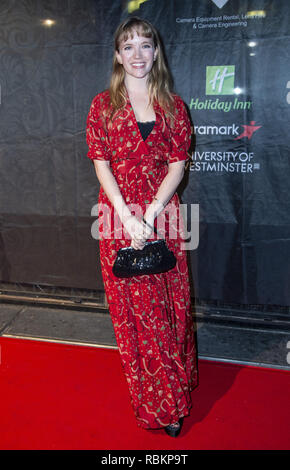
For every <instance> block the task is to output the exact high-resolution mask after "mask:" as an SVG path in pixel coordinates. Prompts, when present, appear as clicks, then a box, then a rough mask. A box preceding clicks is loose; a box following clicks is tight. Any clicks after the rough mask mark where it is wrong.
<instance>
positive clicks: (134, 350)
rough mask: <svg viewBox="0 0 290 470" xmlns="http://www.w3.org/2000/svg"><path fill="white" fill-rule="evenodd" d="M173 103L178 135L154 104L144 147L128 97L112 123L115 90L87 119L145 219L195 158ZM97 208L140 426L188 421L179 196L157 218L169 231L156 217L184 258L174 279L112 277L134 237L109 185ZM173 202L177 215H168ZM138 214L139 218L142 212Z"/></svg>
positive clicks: (193, 362) (188, 316) (187, 313)
mask: <svg viewBox="0 0 290 470" xmlns="http://www.w3.org/2000/svg"><path fill="white" fill-rule="evenodd" d="M174 99H175V116H176V118H177V119H176V124H175V127H174V129H171V128H170V127H169V125H168V123H167V120H168V119H167V117H168V116H167V115H166V114H164V112H163V110H162V108H161V107H160V106H159V104H158V103H155V104H154V111H155V114H156V121H155V125H154V128H153V130H152V131H151V133H150V135H149V136H148V137H147V139H146V140H145V141H143V138H142V136H141V133H140V130H139V127H138V124H137V121H136V118H135V114H134V111H133V109H132V106H131V103H130V100H129V97H128V95H127V104H126V107H125V108H124V109H123V110H122V111H120V112H119V113H118V114H117V116H116V117H115V118H114V120H113V122H112V123H110V121H109V116H110V112H109V113H108V110H109V109H110V98H109V92H108V90H106V91H104V92H102V93H99V94H98V95H97V96H95V97H94V99H93V101H92V104H91V107H90V110H89V114H88V117H87V143H88V147H89V151H88V155H87V156H88V157H89V158H90V159H91V160H94V159H97V160H107V161H109V162H110V168H111V171H112V173H113V175H114V177H115V179H116V181H117V183H118V186H119V188H120V192H121V194H122V196H123V198H124V200H125V202H126V204H127V205H129V207H130V204H138V205H139V206H140V207H141V208H142V213H143V214H144V213H145V210H146V207H148V205H149V204H150V203H151V202H152V199H153V196H154V195H155V194H156V193H157V190H158V188H159V186H160V184H161V182H162V180H163V179H164V177H165V176H166V174H167V172H168V164H169V163H171V162H177V161H180V160H186V159H187V158H188V156H187V150H188V148H189V145H190V137H191V129H190V122H189V118H188V115H187V113H186V110H185V106H184V103H183V101H182V100H181V98H180V97H179V96H177V95H175V96H174ZM98 204H99V208H100V207H101V208H103V210H99V229H100V232H99V247H100V263H101V269H102V276H103V281H104V287H105V292H106V296H107V300H108V305H109V311H110V315H111V319H112V323H113V327H114V332H115V337H116V341H117V344H118V349H119V353H120V359H121V364H122V368H123V371H124V373H125V377H126V380H127V383H128V386H129V392H130V397H131V398H130V399H131V404H132V407H133V410H134V413H135V416H136V419H137V424H138V426H141V427H143V428H146V429H157V428H161V427H164V426H167V425H169V424H171V423H175V422H176V421H178V420H179V418H181V417H183V416H187V415H189V412H190V411H189V410H190V408H191V406H192V402H191V396H190V392H191V391H192V390H193V389H194V388H195V387H196V386H197V380H198V371H197V355H196V345H195V337H194V323H193V318H192V312H191V299H190V287H189V274H188V265H187V257H186V251H185V250H184V249H182V247H183V242H182V233H183V232H182V227H184V225H183V222H182V220H181V218H180V217H179V215H181V211H180V210H179V204H180V201H179V197H178V195H177V193H176V192H175V193H174V195H173V196H172V198H171V200H170V201H169V203H168V204H167V206H166V208H165V209H164V210H163V211H162V213H161V214H160V215H159V216H158V218H157V219H159V218H160V217H161V218H162V217H163V225H162V224H159V222H158V225H157V219H155V226H156V227H157V229H158V232H159V233H160V235H161V236H163V237H164V238H165V239H166V243H167V246H168V248H169V249H170V250H172V251H173V252H174V254H175V256H176V258H177V263H176V266H175V268H174V269H172V270H171V271H168V272H167V273H161V274H153V275H142V276H135V277H131V278H117V277H116V276H114V274H113V273H112V266H113V264H114V261H115V258H116V254H117V251H118V250H119V248H122V247H124V246H130V244H131V239H130V237H129V236H128V233H127V232H126V230H125V229H124V228H123V230H122V231H121V234H120V230H119V229H120V227H121V228H122V224H121V222H120V219H119V216H117V218H116V211H114V210H113V206H112V204H111V203H110V201H109V199H108V197H107V196H106V194H105V192H104V191H103V188H102V187H100V192H99V199H98ZM169 204H170V207H172V206H173V207H174V208H175V209H176V210H175V211H172V210H171V211H166V209H167V207H169ZM131 207H133V209H134V207H135V206H131ZM131 210H132V209H131ZM132 212H133V213H135V215H136V217H137V212H134V210H132ZM141 215H142V214H141ZM138 218H139V217H138ZM139 220H140V218H139ZM116 221H118V222H119V223H117V222H116ZM178 221H179V223H177V222H178ZM160 225H161V229H159V228H158V227H159V226H160ZM101 228H102V230H101ZM172 228H173V230H172ZM174 228H175V229H176V230H174ZM114 229H115V230H114ZM169 229H170V230H169ZM172 233H174V234H175V236H172ZM154 236H155V238H156V235H154V234H153V235H152V236H150V238H149V239H148V240H153V239H154Z"/></svg>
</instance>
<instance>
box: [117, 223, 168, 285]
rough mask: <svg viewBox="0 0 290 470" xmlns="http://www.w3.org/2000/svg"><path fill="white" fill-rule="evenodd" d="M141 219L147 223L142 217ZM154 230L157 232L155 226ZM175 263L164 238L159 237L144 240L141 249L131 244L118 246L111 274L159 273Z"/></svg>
mask: <svg viewBox="0 0 290 470" xmlns="http://www.w3.org/2000/svg"><path fill="white" fill-rule="evenodd" d="M143 221H144V222H145V223H147V222H146V221H145V219H144V218H143ZM148 225H149V224H148ZM154 231H155V232H156V233H158V232H157V230H156V228H155V227H154ZM175 265H176V258H175V255H174V253H173V252H172V251H171V250H169V249H168V246H167V245H166V241H165V240H164V239H159V240H153V241H151V242H150V241H149V242H145V246H144V248H143V249H142V250H135V249H134V248H133V247H131V246H127V247H124V248H120V249H119V250H118V252H117V257H116V259H115V262H114V265H113V274H114V275H115V276H116V277H132V276H141V275H143V274H159V273H164V272H167V271H170V269H173V268H174V267H175Z"/></svg>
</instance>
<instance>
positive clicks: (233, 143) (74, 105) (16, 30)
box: [0, 0, 290, 306]
mask: <svg viewBox="0 0 290 470" xmlns="http://www.w3.org/2000/svg"><path fill="white" fill-rule="evenodd" d="M48 3H49V4H48ZM60 3H61V4H62V5H61V7H60ZM60 3H59V2H56V1H52V2H44V1H43V2H42V1H28V0H27V1H25V0H24V1H22V2H5V1H4V2H2V3H1V6H0V22H1V28H2V27H3V31H4V33H5V34H4V33H3V35H2V36H1V39H0V43H1V44H0V45H1V49H2V53H1V59H0V60H1V65H2V66H1V71H0V84H1V106H0V117H1V122H2V123H3V125H2V126H1V127H2V129H1V130H0V145H1V147H0V149H1V188H0V193H1V200H2V203H1V214H0V222H1V239H0V249H1V255H0V256H1V260H2V265H1V266H2V267H1V269H2V271H1V275H2V278H1V279H2V281H6V282H27V283H40V284H48V285H53V286H70V287H76V288H78V287H79V288H98V289H102V288H103V285H102V277H101V271H100V265H99V262H98V246H97V245H98V243H97V242H96V240H94V239H93V238H92V237H91V232H90V227H91V224H92V223H93V218H92V217H91V216H90V212H91V208H92V207H93V205H94V204H95V203H96V202H97V193H98V189H99V186H98V183H97V180H96V176H95V173H94V169H93V166H92V164H91V162H90V161H89V159H87V158H86V152H87V146H86V141H85V125H86V117H87V113H88V110H89V106H90V103H91V101H92V99H93V97H94V96H95V95H96V94H97V93H99V92H100V91H103V90H104V89H105V88H107V87H108V83H109V79H110V74H111V64H112V54H113V40H112V38H113V33H114V31H115V29H116V27H117V26H118V24H119V23H120V22H121V21H122V20H123V19H125V18H126V17H127V16H128V15H137V16H140V17H142V18H145V19H148V20H149V21H151V22H152V23H153V24H154V25H155V26H156V28H157V29H158V31H159V33H160V36H161V38H162V41H163V45H164V50H165V54H166V57H167V60H168V64H169V67H170V70H171V73H172V76H173V79H174V84H175V90H176V92H177V93H178V94H179V95H180V96H181V97H182V98H183V100H184V102H185V103H186V105H187V108H188V112H189V114H190V116H191V120H192V126H193V129H194V139H193V145H192V148H191V150H190V161H189V164H188V167H187V172H186V177H185V181H184V182H183V184H182V185H181V192H180V196H181V200H182V202H183V203H186V204H187V207H188V216H189V217H188V230H190V228H191V226H192V219H191V218H190V209H189V208H190V205H191V204H193V205H196V206H197V207H198V209H199V226H198V229H197V228H196V227H195V230H198V234H196V233H195V236H196V237H197V238H198V246H197V247H196V248H195V249H193V250H190V251H189V252H188V255H189V262H190V268H191V278H192V288H193V295H194V296H195V297H196V298H197V299H202V300H207V301H222V302H225V303H227V302H234V303H239V304H245V305H249V304H265V305H280V306H289V305H290V281H289V279H290V216H289V214H290V191H289V177H290V132H289V122H290V69H289V62H290V38H289V34H290V29H289V24H290V3H289V1H288V0H272V1H269V0H248V1H247V0H200V1H194V0H147V1H146V0H143V1H140V0H139V1H137V0H135V1H134V0H132V1H120V0H111V1H108V0H99V1H98V0H95V1H93V0H83V1H78V2H77V1H74V0H71V1H63V2H60ZM49 21H50V22H51V23H50V24H49ZM45 22H46V23H45ZM2 46H3V47H2ZM68 46H69V47H68Z"/></svg>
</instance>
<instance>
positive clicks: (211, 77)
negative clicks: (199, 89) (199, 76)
mask: <svg viewBox="0 0 290 470" xmlns="http://www.w3.org/2000/svg"><path fill="white" fill-rule="evenodd" d="M234 87H235V66H234V65H208V66H207V67H206V88H205V94H206V95H233V94H234Z"/></svg>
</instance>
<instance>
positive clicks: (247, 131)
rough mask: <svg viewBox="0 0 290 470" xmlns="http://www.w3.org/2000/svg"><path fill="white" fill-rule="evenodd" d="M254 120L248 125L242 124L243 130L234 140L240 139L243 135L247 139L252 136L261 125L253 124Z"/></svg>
mask: <svg viewBox="0 0 290 470" xmlns="http://www.w3.org/2000/svg"><path fill="white" fill-rule="evenodd" d="M255 123H256V121H251V122H250V125H248V126H247V125H242V127H243V128H244V129H245V130H244V132H243V133H242V134H241V135H239V136H238V137H236V138H235V139H234V140H238V139H242V138H243V137H247V138H248V139H249V140H250V139H251V138H252V136H253V134H254V132H256V131H257V130H258V129H260V127H262V126H255V125H254V124H255Z"/></svg>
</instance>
